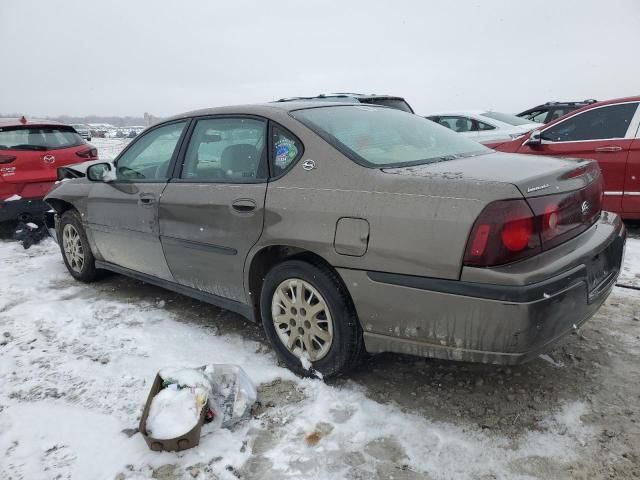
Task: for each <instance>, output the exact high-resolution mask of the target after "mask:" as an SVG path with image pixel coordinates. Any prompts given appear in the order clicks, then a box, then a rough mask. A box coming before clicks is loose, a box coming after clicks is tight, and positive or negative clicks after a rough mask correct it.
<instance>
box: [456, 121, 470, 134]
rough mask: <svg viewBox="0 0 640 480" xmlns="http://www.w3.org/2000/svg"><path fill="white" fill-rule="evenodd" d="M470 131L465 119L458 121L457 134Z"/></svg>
mask: <svg viewBox="0 0 640 480" xmlns="http://www.w3.org/2000/svg"><path fill="white" fill-rule="evenodd" d="M468 130H469V129H468V128H467V121H466V120H465V119H464V118H460V119H458V120H456V132H466V131H468Z"/></svg>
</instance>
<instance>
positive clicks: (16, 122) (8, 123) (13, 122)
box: [0, 117, 67, 127]
mask: <svg viewBox="0 0 640 480" xmlns="http://www.w3.org/2000/svg"><path fill="white" fill-rule="evenodd" d="M22 118H24V119H25V120H26V122H24V123H23V122H22ZM29 125H34V126H44V125H56V126H57V125H65V126H67V124H66V123H61V122H56V121H55V120H42V119H38V118H26V117H21V118H0V127H22V126H29Z"/></svg>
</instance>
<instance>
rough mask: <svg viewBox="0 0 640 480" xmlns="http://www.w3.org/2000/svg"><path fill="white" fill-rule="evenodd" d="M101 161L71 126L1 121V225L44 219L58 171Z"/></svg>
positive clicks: (53, 123)
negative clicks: (65, 166)
mask: <svg viewBox="0 0 640 480" xmlns="http://www.w3.org/2000/svg"><path fill="white" fill-rule="evenodd" d="M97 158H98V151H97V150H96V148H95V147H93V146H92V145H89V144H88V143H86V142H85V141H84V140H83V139H82V137H81V136H80V135H78V133H77V132H76V131H75V130H74V129H73V128H72V127H71V126H69V125H64V124H62V123H57V122H52V121H50V120H27V119H26V118H24V117H22V118H20V119H18V118H0V222H2V221H6V220H15V219H22V220H26V219H28V218H33V217H38V216H40V215H42V214H43V213H44V212H45V211H47V210H49V207H48V206H47V205H46V204H45V203H44V201H43V200H42V198H43V197H44V196H45V195H46V193H47V192H48V191H49V189H50V188H51V187H52V186H53V184H54V182H55V181H56V169H57V168H58V167H61V166H64V165H69V164H73V163H80V162H85V161H87V160H94V159H97Z"/></svg>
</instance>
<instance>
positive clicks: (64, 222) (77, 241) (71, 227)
mask: <svg viewBox="0 0 640 480" xmlns="http://www.w3.org/2000/svg"><path fill="white" fill-rule="evenodd" d="M57 233H58V244H59V245H60V251H61V252H62V258H63V260H64V264H65V265H66V267H67V270H68V271H69V273H70V274H71V276H72V277H73V278H75V279H76V280H79V281H81V282H86V283H89V282H93V281H94V280H95V279H96V278H97V277H98V271H97V270H96V264H95V259H94V257H93V253H92V252H91V247H90V246H89V241H88V240H87V235H86V233H85V231H84V228H83V226H82V220H80V214H79V213H78V212H77V211H76V210H67V211H66V212H64V213H63V214H62V217H61V218H60V223H59V225H58V232H57ZM80 258H82V261H81V262H80Z"/></svg>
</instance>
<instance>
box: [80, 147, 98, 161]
mask: <svg viewBox="0 0 640 480" xmlns="http://www.w3.org/2000/svg"><path fill="white" fill-rule="evenodd" d="M76 155H77V156H79V157H81V158H86V159H93V158H98V149H97V148H85V149H84V150H79V151H77V152H76Z"/></svg>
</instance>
